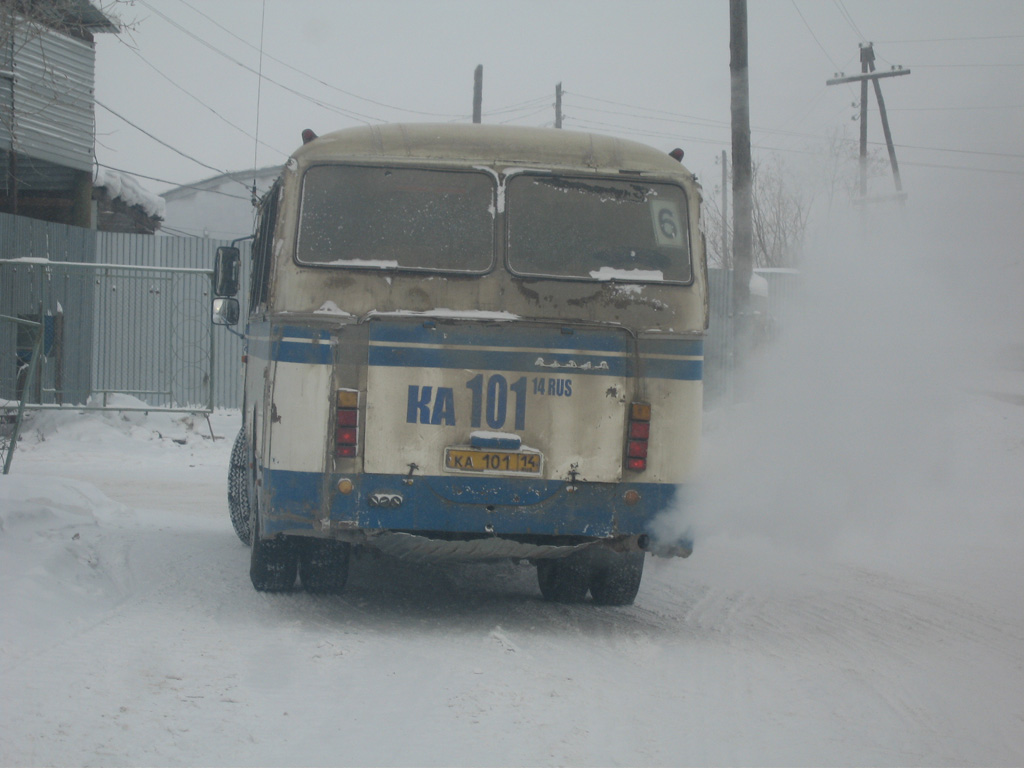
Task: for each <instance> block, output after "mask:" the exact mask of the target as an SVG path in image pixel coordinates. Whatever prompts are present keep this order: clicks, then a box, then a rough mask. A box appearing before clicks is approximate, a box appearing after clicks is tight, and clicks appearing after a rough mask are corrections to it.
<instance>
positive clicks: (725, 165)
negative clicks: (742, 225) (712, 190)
mask: <svg viewBox="0 0 1024 768" xmlns="http://www.w3.org/2000/svg"><path fill="white" fill-rule="evenodd" d="M728 266H729V155H728V153H727V152H726V151H725V150H724V149H723V150H722V267H723V268H726V267H728Z"/></svg>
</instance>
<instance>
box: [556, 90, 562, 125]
mask: <svg viewBox="0 0 1024 768" xmlns="http://www.w3.org/2000/svg"><path fill="white" fill-rule="evenodd" d="M561 127H562V84H561V83H559V84H558V85H556V86H555V128H561Z"/></svg>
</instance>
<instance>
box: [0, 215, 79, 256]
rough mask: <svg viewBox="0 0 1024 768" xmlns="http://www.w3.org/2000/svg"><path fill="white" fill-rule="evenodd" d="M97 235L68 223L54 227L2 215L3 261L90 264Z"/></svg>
mask: <svg viewBox="0 0 1024 768" xmlns="http://www.w3.org/2000/svg"><path fill="white" fill-rule="evenodd" d="M95 252H96V233H95V232H93V231H92V230H89V229H82V228H81V227H72V226H69V225H67V224H52V223H50V222H47V221H39V220H37V219H29V218H25V217H24V216H12V215H11V214H8V213H0V259H25V258H36V259H49V260H50V261H73V262H76V263H77V262H90V261H93V260H94V254H95Z"/></svg>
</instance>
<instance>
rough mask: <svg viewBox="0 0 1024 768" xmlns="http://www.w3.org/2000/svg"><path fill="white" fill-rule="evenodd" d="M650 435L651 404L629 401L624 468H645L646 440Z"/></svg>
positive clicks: (641, 470)
mask: <svg viewBox="0 0 1024 768" xmlns="http://www.w3.org/2000/svg"><path fill="white" fill-rule="evenodd" d="M650 437H651V404H650V403H630V406H629V429H628V431H627V439H626V469H629V470H631V471H633V472H643V471H644V470H645V469H647V441H648V440H649V439H650Z"/></svg>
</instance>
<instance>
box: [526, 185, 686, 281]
mask: <svg viewBox="0 0 1024 768" xmlns="http://www.w3.org/2000/svg"><path fill="white" fill-rule="evenodd" d="M506 195H507V206H508V207H507V213H508V261H509V266H510V267H511V268H512V270H513V271H514V272H516V273H518V274H523V275H537V276H550V277H571V278H580V279H590V280H623V281H633V282H663V281H669V282H681V283H688V282H689V281H690V278H691V276H692V272H691V265H690V225H689V221H688V219H687V205H686V194H685V193H684V192H683V189H682V187H678V186H675V185H673V184H663V183H650V182H646V181H635V180H621V179H602V178H580V177H571V176H557V175H540V174H522V175H519V176H515V177H513V178H512V179H510V181H509V183H508V189H507V190H506Z"/></svg>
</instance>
